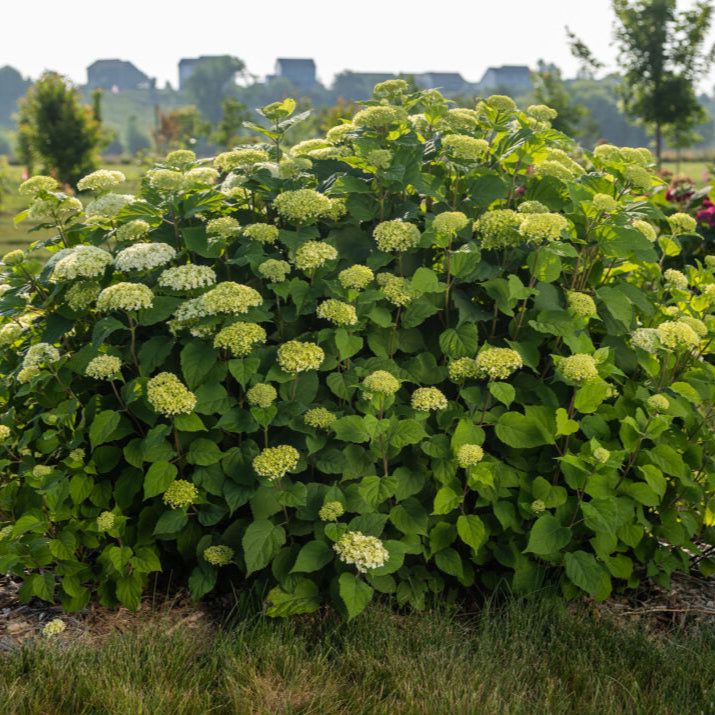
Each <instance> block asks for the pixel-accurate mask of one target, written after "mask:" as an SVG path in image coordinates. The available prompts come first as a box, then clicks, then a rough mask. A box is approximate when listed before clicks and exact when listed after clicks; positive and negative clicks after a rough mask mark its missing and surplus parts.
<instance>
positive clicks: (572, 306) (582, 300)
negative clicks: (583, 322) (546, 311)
mask: <svg viewBox="0 0 715 715" xmlns="http://www.w3.org/2000/svg"><path fill="white" fill-rule="evenodd" d="M566 300H567V302H568V306H569V311H570V312H571V313H573V314H574V315H580V316H581V317H582V318H595V317H597V316H598V311H597V310H596V304H595V303H594V302H593V298H591V296H590V295H588V293H578V292H575V291H570V292H569V293H568V294H567V295H566Z"/></svg>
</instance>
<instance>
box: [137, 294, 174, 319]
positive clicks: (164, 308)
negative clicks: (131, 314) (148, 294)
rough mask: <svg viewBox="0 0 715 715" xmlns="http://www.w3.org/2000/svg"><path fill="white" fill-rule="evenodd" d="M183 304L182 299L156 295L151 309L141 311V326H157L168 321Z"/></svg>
mask: <svg viewBox="0 0 715 715" xmlns="http://www.w3.org/2000/svg"><path fill="white" fill-rule="evenodd" d="M181 303H182V300H181V298H173V297H171V296H168V295H155V296H154V297H153V298H152V304H151V308H145V309H144V310H140V311H139V325H156V324H157V323H163V322H164V321H165V320H168V319H169V318H170V317H171V316H172V315H173V313H174V311H175V310H176V309H177V308H178V307H179V305H180V304H181Z"/></svg>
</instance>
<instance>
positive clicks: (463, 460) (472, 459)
mask: <svg viewBox="0 0 715 715" xmlns="http://www.w3.org/2000/svg"><path fill="white" fill-rule="evenodd" d="M483 458H484V450H483V449H482V448H481V447H480V446H479V445H478V444H463V445H462V446H461V447H460V448H459V449H458V450H457V464H459V466H460V467H462V468H463V469H467V468H469V467H473V466H474V465H476V464H479V462H481V461H482V459H483Z"/></svg>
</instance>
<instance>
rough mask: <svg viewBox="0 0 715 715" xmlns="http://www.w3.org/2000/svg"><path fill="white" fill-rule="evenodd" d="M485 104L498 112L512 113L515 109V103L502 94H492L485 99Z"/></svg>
mask: <svg viewBox="0 0 715 715" xmlns="http://www.w3.org/2000/svg"><path fill="white" fill-rule="evenodd" d="M487 104H488V105H489V106H490V107H493V108H494V109H496V110H497V111H498V112H513V111H514V110H515V109H516V102H515V101H514V100H513V99H512V98H511V97H507V96H505V95H503V94H493V95H492V96H491V97H487Z"/></svg>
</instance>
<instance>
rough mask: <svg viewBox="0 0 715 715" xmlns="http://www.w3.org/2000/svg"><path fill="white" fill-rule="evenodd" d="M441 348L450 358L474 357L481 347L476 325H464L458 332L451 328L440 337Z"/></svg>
mask: <svg viewBox="0 0 715 715" xmlns="http://www.w3.org/2000/svg"><path fill="white" fill-rule="evenodd" d="M439 346H440V348H441V349H442V352H443V353H444V354H445V355H446V356H447V357H449V358H452V359H453V360H456V359H458V358H463V357H470V358H471V357H474V356H475V355H476V354H477V348H478V347H479V333H478V331H477V326H476V325H475V324H474V323H462V324H461V325H460V326H459V327H458V328H457V329H456V330H455V329H454V328H449V329H448V330H445V331H444V332H443V333H442V334H441V335H440V336H439Z"/></svg>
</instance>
